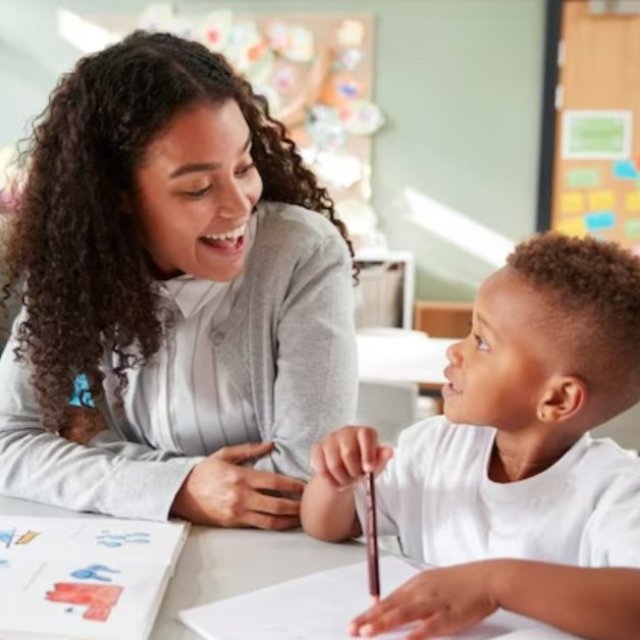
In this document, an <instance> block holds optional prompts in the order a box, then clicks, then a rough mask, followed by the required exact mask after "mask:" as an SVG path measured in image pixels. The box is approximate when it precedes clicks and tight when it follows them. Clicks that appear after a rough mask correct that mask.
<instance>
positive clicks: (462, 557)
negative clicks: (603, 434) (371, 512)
mask: <svg viewBox="0 0 640 640" xmlns="http://www.w3.org/2000/svg"><path fill="white" fill-rule="evenodd" d="M495 434H496V430H495V429H493V428H490V427H472V426H467V425H454V424H451V423H449V422H448V421H447V420H446V419H445V418H444V417H443V416H438V417H436V418H431V419H429V420H425V421H423V422H419V423H418V424H415V425H413V426H412V427H410V428H408V429H405V431H404V432H403V433H402V434H401V436H400V439H399V442H398V447H397V449H396V452H395V455H394V458H393V459H392V460H391V461H390V463H389V464H388V466H387V468H386V469H385V471H384V472H383V473H382V474H381V475H380V477H379V478H378V479H377V481H376V499H377V505H378V527H379V533H380V534H381V535H383V534H390V535H396V536H398V538H399V541H400V544H401V547H402V550H403V552H404V553H405V554H406V555H407V556H409V557H411V558H413V559H415V560H417V561H419V562H423V563H425V564H428V565H434V566H449V565H453V564H460V563H464V562H471V561H474V560H480V559H487V558H522V559H529V560H539V561H547V562H555V563H561V564H573V565H579V566H584V567H603V566H629V567H640V460H639V459H638V458H636V457H632V456H631V455H630V454H628V453H627V452H625V451H624V450H623V449H621V448H620V447H618V446H617V445H616V444H615V443H613V442H612V441H610V440H604V439H593V438H591V436H589V434H585V435H584V436H583V437H582V438H581V439H580V440H579V441H578V442H577V443H576V444H575V445H574V446H573V447H572V448H571V449H570V450H569V451H567V453H566V454H565V455H564V456H563V457H562V458H561V459H560V460H558V461H557V462H556V463H555V464H554V465H553V466H552V467H550V468H548V469H546V470H545V471H543V472H542V473H540V474H538V475H536V476H532V477H530V478H527V479H525V480H521V481H518V482H511V483H505V484H501V483H496V482H493V481H491V480H490V479H489V478H488V475H487V466H488V462H489V455H490V453H491V450H492V447H493V443H494V439H495ZM357 498H358V499H357V504H358V512H359V514H360V519H361V522H363V518H362V514H363V499H362V495H361V492H358V496H357Z"/></svg>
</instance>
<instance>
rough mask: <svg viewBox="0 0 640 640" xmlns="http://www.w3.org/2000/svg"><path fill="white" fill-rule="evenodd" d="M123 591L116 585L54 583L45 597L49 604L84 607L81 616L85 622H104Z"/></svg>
mask: <svg viewBox="0 0 640 640" xmlns="http://www.w3.org/2000/svg"><path fill="white" fill-rule="evenodd" d="M123 590H124V588H123V587H118V586H116V585H103V584H78V583H77V582H56V583H55V584H54V585H53V591H47V593H46V596H45V597H46V599H47V600H49V601H50V602H64V603H65V604H72V605H84V606H86V607H87V609H86V610H85V612H84V615H83V616H82V617H83V618H84V619H85V620H93V621H95V622H105V621H106V620H108V619H109V616H110V615H111V609H113V607H114V606H115V605H116V604H117V602H118V598H119V597H120V594H121V593H122V591H123Z"/></svg>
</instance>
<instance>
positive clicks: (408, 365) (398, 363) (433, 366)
mask: <svg viewBox="0 0 640 640" xmlns="http://www.w3.org/2000/svg"><path fill="white" fill-rule="evenodd" d="M455 342H458V340H457V339H455V338H429V337H427V335H426V334H423V333H420V332H418V331H406V332H405V331H401V330H387V331H385V330H380V332H379V333H378V332H373V331H371V332H366V331H363V332H360V333H359V334H358V336H357V345H358V377H359V378H360V380H382V381H386V382H417V383H420V384H425V385H434V386H441V385H443V384H444V383H445V382H446V378H445V377H444V373H443V371H444V368H445V367H446V366H447V362H448V361H447V355H446V352H447V348H448V347H449V346H450V345H452V344H454V343H455Z"/></svg>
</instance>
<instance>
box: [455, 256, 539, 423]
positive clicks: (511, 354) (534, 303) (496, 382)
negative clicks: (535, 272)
mask: <svg viewBox="0 0 640 640" xmlns="http://www.w3.org/2000/svg"><path fill="white" fill-rule="evenodd" d="M544 309H545V305H544V300H543V299H542V298H541V296H540V295H539V294H537V293H536V292H535V290H533V289H532V288H531V287H530V286H528V285H527V284H525V282H524V281H523V280H522V279H521V278H520V276H519V275H518V274H517V272H515V271H514V270H513V269H510V268H509V267H505V268H503V269H501V270H500V271H498V272H496V273H494V274H493V275H492V276H490V277H489V278H488V279H487V280H486V281H485V282H484V283H483V284H482V286H481V287H480V290H479V291H478V296H477V299H476V303H475V306H474V311H473V321H472V328H471V332H470V333H469V335H468V336H467V337H466V338H465V339H464V340H462V341H461V342H458V343H456V344H454V345H452V346H451V347H450V348H449V350H448V352H447V356H448V358H449V366H447V368H446V369H445V375H446V377H447V379H448V380H449V384H447V385H445V387H444V388H443V390H442V395H443V398H444V413H445V415H446V416H447V418H448V419H449V420H450V421H451V422H456V423H462V424H473V425H487V426H493V427H496V428H498V429H503V430H505V431H519V430H522V429H525V428H527V427H528V426H530V425H532V424H534V423H535V421H536V411H537V404H538V401H539V399H540V397H541V392H542V389H543V387H544V384H545V382H547V380H548V378H549V375H550V373H551V371H550V360H551V359H550V358H549V349H548V345H547V343H546V341H545V332H544V330H543V329H542V328H541V324H542V325H543V326H544V322H542V323H541V320H544V318H543V315H544ZM545 356H546V357H545Z"/></svg>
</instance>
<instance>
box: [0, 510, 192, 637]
mask: <svg viewBox="0 0 640 640" xmlns="http://www.w3.org/2000/svg"><path fill="white" fill-rule="evenodd" d="M187 532H188V525H187V524H185V523H155V522H144V521H134V520H118V519H115V518H88V519H84V518H41V517H20V516H0V575H1V578H0V637H1V636H2V633H4V632H7V633H25V634H37V635H38V636H47V635H49V634H54V635H55V636H57V637H59V636H61V635H62V636H64V637H66V638H100V639H102V638H104V639H106V638H125V637H126V638H132V639H134V640H138V639H140V640H144V638H146V637H147V635H148V634H149V632H150V630H151V627H152V625H153V622H154V619H155V615H156V613H157V610H158V608H159V606H160V603H161V601H162V596H163V593H164V590H165V588H166V586H167V582H168V580H169V578H170V576H171V575H172V573H173V569H174V567H175V563H176V561H177V559H178V555H179V553H180V551H181V549H182V545H183V544H184V541H185V539H186V535H187ZM105 541H106V542H108V544H104V543H105Z"/></svg>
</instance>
